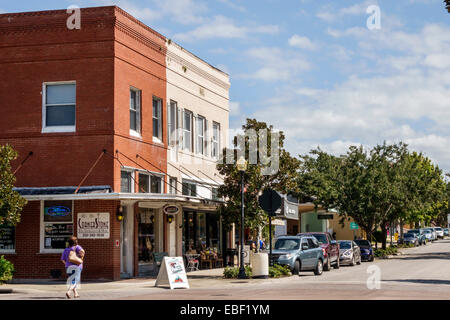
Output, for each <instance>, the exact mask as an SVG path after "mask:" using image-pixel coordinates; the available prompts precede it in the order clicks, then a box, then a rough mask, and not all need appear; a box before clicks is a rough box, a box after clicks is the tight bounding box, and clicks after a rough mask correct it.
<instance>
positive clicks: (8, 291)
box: [0, 289, 13, 294]
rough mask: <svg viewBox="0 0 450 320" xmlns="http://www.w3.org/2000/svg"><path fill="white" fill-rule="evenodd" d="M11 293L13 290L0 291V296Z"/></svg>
mask: <svg viewBox="0 0 450 320" xmlns="http://www.w3.org/2000/svg"><path fill="white" fill-rule="evenodd" d="M9 293H13V289H0V294H9Z"/></svg>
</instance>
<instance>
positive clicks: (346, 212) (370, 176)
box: [297, 143, 448, 248]
mask: <svg viewBox="0 0 450 320" xmlns="http://www.w3.org/2000/svg"><path fill="white" fill-rule="evenodd" d="M300 158H301V166H300V170H299V175H298V177H297V183H298V189H299V190H301V191H300V195H301V196H302V198H305V197H309V198H310V199H312V201H313V202H314V203H315V204H316V205H321V206H323V207H325V208H327V209H336V210H338V212H339V214H340V215H341V218H342V219H341V222H343V221H344V220H345V219H346V218H348V217H351V218H353V219H354V220H355V221H356V222H357V223H358V224H359V225H360V227H361V228H362V229H363V230H364V231H365V232H366V234H367V235H368V237H369V238H372V235H373V233H374V232H375V231H376V230H377V229H378V228H380V229H381V232H382V233H383V238H384V241H383V243H382V245H383V248H385V247H386V243H385V239H386V232H387V231H386V226H387V225H388V224H390V223H391V222H394V221H397V220H398V219H402V220H403V221H421V220H426V219H428V220H432V219H435V218H436V217H437V216H438V215H439V212H441V211H442V210H443V209H444V208H448V202H447V201H446V198H445V196H446V195H447V196H448V194H447V193H446V192H447V189H446V188H447V186H446V184H445V181H444V179H443V175H442V171H441V170H440V169H439V168H438V167H437V166H435V165H434V164H433V163H432V162H431V160H430V159H428V158H426V157H425V156H423V155H422V154H418V153H415V152H413V153H410V152H409V151H408V148H407V145H406V144H404V143H398V144H392V145H388V144H386V143H384V144H382V145H377V146H375V147H374V148H372V149H371V150H370V151H365V150H364V149H363V147H362V146H360V147H356V146H351V147H350V148H349V150H348V152H347V154H346V155H343V156H340V157H336V156H333V155H330V154H328V153H326V152H324V151H322V150H320V149H316V150H312V151H311V152H310V154H309V155H303V156H300Z"/></svg>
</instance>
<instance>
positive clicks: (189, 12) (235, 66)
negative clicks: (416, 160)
mask: <svg viewBox="0 0 450 320" xmlns="http://www.w3.org/2000/svg"><path fill="white" fill-rule="evenodd" d="M111 4H115V5H118V6H120V7H121V8H122V9H124V10H126V11H127V12H129V13H130V14H132V15H133V16H135V17H136V18H138V19H139V20H141V21H142V22H144V23H145V24H147V25H148V26H150V27H152V28H153V29H155V30H157V31H158V32H160V33H162V34H163V35H164V36H166V37H168V38H170V39H173V40H174V41H175V42H177V43H178V44H180V45H181V46H183V47H184V48H186V49H187V50H189V51H191V52H193V53H194V54H196V55H197V56H199V57H201V58H202V59H204V60H205V61H207V62H209V63H210V64H212V65H214V66H216V67H218V68H219V69H221V70H223V71H225V72H227V73H228V74H229V75H230V81H231V88H230V109H231V111H230V128H235V129H236V128H240V127H241V126H242V124H244V123H245V119H246V118H248V117H250V118H256V119H258V120H260V121H265V122H267V123H269V124H272V125H273V126H274V127H275V128H276V129H278V130H282V131H283V132H284V133H285V135H286V141H285V146H286V148H287V149H288V151H290V153H291V154H292V155H293V156H297V155H299V154H305V153H308V152H309V151H310V150H311V149H313V148H316V147H317V146H320V148H321V149H323V150H326V151H328V152H331V153H333V154H336V155H339V154H344V153H345V152H346V150H347V149H348V146H350V145H360V144H362V145H364V146H366V147H372V146H374V145H376V144H382V143H383V142H384V141H386V142H388V143H394V142H399V141H403V142H406V143H407V144H408V145H409V147H410V149H411V150H415V151H419V152H423V153H424V154H425V155H427V156H428V157H430V158H431V159H432V160H433V161H434V162H435V163H436V164H438V165H439V166H440V167H441V168H442V169H443V170H444V171H446V172H450V14H449V13H448V12H447V11H446V10H445V9H444V4H443V1H442V0H395V1H392V0H359V1H350V0H339V1H332V0H295V1H294V0H278V1H275V0H198V1H197V0H119V1H109V0H71V1H65V0H58V1H55V0H40V1H5V0H0V12H21V11H37V10H47V9H64V8H67V7H68V6H70V5H77V6H79V7H91V6H102V5H111ZM371 6H372V7H371ZM373 6H377V8H379V15H378V16H377V17H379V20H376V19H372V17H373V15H374V14H375V13H376V11H369V12H367V10H368V8H369V7H371V8H373ZM374 12H375V13H374ZM377 21H379V24H377V25H375V24H374V23H375V22H377ZM374 26H375V28H374Z"/></svg>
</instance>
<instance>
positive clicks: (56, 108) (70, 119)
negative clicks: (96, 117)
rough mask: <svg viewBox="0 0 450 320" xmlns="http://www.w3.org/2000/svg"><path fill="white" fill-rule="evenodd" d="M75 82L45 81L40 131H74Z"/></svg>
mask: <svg viewBox="0 0 450 320" xmlns="http://www.w3.org/2000/svg"><path fill="white" fill-rule="evenodd" d="M76 91H77V89H76V83H75V81H70V82H47V83H44V84H43V89H42V99H43V107H42V109H43V110H42V132H75V115H76V110H75V106H76Z"/></svg>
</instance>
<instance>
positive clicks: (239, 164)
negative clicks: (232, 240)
mask: <svg viewBox="0 0 450 320" xmlns="http://www.w3.org/2000/svg"><path fill="white" fill-rule="evenodd" d="M237 169H238V170H239V172H240V173H241V237H240V238H241V239H240V243H241V258H240V264H239V274H238V278H239V279H247V275H246V274H245V267H244V207H245V205H244V173H245V170H247V161H246V160H245V159H244V157H240V158H239V160H238V161H237Z"/></svg>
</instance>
